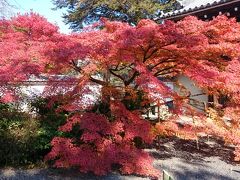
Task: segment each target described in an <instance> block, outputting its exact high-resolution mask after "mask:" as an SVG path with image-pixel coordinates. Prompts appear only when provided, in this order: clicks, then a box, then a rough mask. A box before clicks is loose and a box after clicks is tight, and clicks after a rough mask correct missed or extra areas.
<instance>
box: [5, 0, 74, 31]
mask: <svg viewBox="0 0 240 180" xmlns="http://www.w3.org/2000/svg"><path fill="white" fill-rule="evenodd" d="M9 2H10V4H12V5H14V6H15V10H14V12H15V13H17V12H20V13H26V12H30V11H31V10H32V11H33V12H37V13H39V14H40V15H42V16H44V17H45V18H47V19H48V21H49V22H51V23H54V24H57V25H58V26H59V28H60V32H62V33H70V32H71V30H70V29H69V28H68V27H69V26H68V25H65V24H64V22H63V18H62V14H63V13H64V12H65V11H66V10H52V8H53V7H54V5H53V4H52V2H51V0H9Z"/></svg>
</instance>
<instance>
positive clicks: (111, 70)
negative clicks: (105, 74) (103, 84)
mask: <svg viewBox="0 0 240 180" xmlns="http://www.w3.org/2000/svg"><path fill="white" fill-rule="evenodd" d="M109 72H110V73H111V74H112V75H114V76H116V77H118V78H119V79H121V80H122V81H123V82H124V81H125V79H124V78H123V77H122V76H120V75H119V74H117V73H115V72H114V70H113V69H109Z"/></svg>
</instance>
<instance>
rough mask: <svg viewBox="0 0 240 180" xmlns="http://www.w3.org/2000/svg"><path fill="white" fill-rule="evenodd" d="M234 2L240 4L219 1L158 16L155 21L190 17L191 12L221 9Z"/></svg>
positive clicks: (231, 1) (230, 1)
mask: <svg viewBox="0 0 240 180" xmlns="http://www.w3.org/2000/svg"><path fill="white" fill-rule="evenodd" d="M235 2H240V0H221V1H219V2H217V1H214V2H213V3H211V4H210V3H207V4H206V5H201V6H198V7H197V6H195V7H194V8H189V9H182V10H181V9H180V10H178V11H177V12H176V11H174V12H171V13H168V14H165V15H163V16H160V17H159V18H158V19H157V20H161V19H162V20H167V19H172V18H173V17H183V16H187V15H191V14H192V13H193V12H194V13H198V12H202V11H206V10H210V9H213V8H216V7H221V6H224V5H228V4H232V3H235Z"/></svg>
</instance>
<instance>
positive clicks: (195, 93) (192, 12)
mask: <svg viewBox="0 0 240 180" xmlns="http://www.w3.org/2000/svg"><path fill="white" fill-rule="evenodd" d="M179 2H180V3H181V7H182V8H181V9H178V10H175V11H173V12H168V13H163V14H162V15H161V16H160V17H159V18H158V19H157V21H159V22H161V23H164V21H165V20H171V21H175V22H177V21H179V20H181V19H183V18H184V17H186V16H196V17H198V18H199V19H201V20H204V21H209V20H212V19H213V18H215V17H216V16H218V15H223V14H224V15H226V16H227V17H235V18H236V19H237V21H240V0H179ZM175 81H178V82H180V83H181V84H182V85H184V86H185V87H186V88H187V89H188V90H189V92H190V97H189V98H190V101H189V104H191V105H192V106H193V107H194V108H195V109H196V110H198V111H205V110H206V109H207V108H208V107H213V106H214V105H217V104H219V103H220V104H224V102H225V97H224V96H222V97H217V96H213V95H208V94H207V93H206V92H204V91H203V90H202V89H201V88H199V87H197V85H196V83H194V82H193V81H192V80H190V79H189V78H188V77H186V76H183V75H179V76H177V77H175V78H174V79H171V80H166V81H165V82H166V85H167V86H169V87H170V88H171V89H173V90H174V91H176V92H178V93H180V92H179V87H177V86H176V84H175ZM180 94H181V93H180ZM169 102H171V101H169ZM169 102H167V106H169V107H171V106H172V104H171V103H169ZM157 112H159V107H158V106H157V105H156V106H155V107H153V108H152V110H151V112H150V113H149V117H150V118H152V119H154V118H157V116H158V113H157Z"/></svg>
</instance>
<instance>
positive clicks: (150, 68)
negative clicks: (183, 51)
mask: <svg viewBox="0 0 240 180" xmlns="http://www.w3.org/2000/svg"><path fill="white" fill-rule="evenodd" d="M168 60H169V61H168ZM170 62H176V60H174V59H171V60H170V59H165V60H163V61H160V62H159V63H157V64H155V65H153V66H149V67H148V69H149V70H153V69H154V68H155V67H157V66H158V65H160V64H163V63H170Z"/></svg>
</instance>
